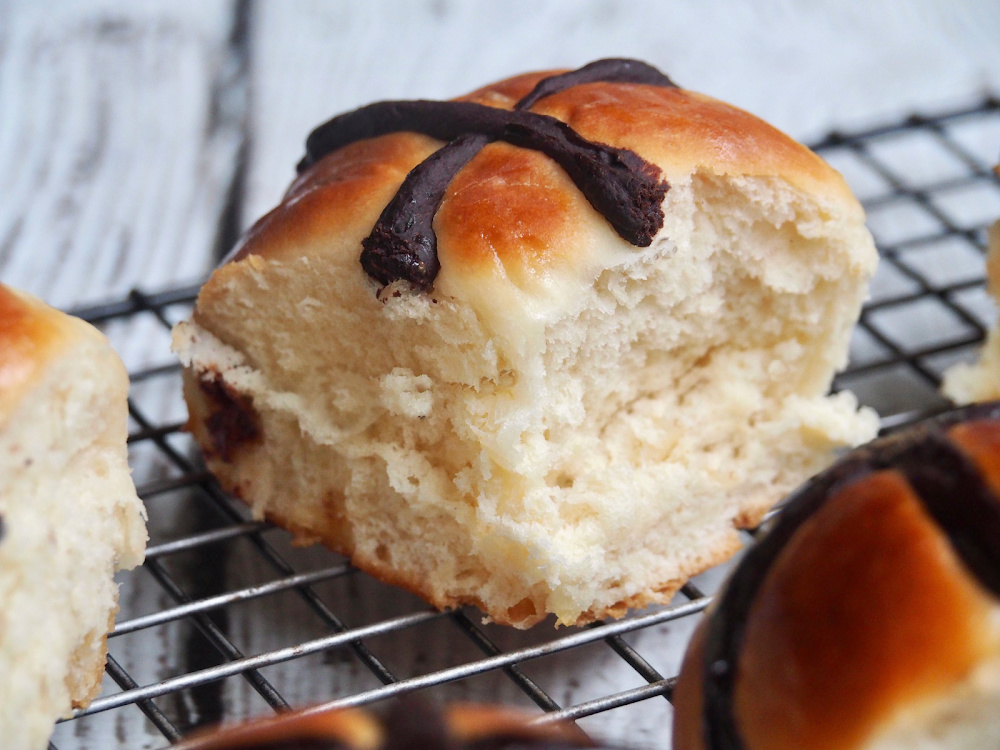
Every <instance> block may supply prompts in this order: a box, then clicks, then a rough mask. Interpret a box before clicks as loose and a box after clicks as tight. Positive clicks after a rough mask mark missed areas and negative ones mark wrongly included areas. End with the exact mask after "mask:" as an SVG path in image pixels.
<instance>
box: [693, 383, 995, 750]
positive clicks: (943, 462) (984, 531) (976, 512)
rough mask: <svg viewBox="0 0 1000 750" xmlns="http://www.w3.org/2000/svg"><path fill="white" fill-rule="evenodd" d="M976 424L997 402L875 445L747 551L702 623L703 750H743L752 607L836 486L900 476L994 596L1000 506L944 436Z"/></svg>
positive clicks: (807, 490)
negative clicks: (740, 708) (739, 696)
mask: <svg viewBox="0 0 1000 750" xmlns="http://www.w3.org/2000/svg"><path fill="white" fill-rule="evenodd" d="M980 419H991V420H994V419H1000V403H992V404H978V405H974V406H970V407H965V408H963V409H956V410H954V411H952V412H949V413H947V414H945V415H942V416H940V417H938V418H936V419H933V420H930V421H928V422H926V423H923V424H921V425H918V426H917V427H915V428H912V429H911V430H907V431H904V432H902V433H899V434H898V435H894V436H891V437H888V438H883V439H881V440H876V441H875V442H873V443H870V444H869V445H867V446H864V447H862V448H859V449H857V450H855V451H853V452H852V453H850V454H848V455H847V456H845V457H844V458H843V459H842V460H841V461H838V462H837V463H836V464H834V465H833V466H832V467H830V468H829V469H828V470H826V471H825V472H822V473H821V474H819V475H817V476H816V477H814V478H813V479H812V480H810V481H809V482H807V483H806V484H805V485H803V486H802V487H801V488H800V489H799V490H798V491H797V492H796V493H794V494H793V495H792V496H791V497H789V499H788V500H787V502H786V503H785V505H784V506H783V509H782V511H781V513H780V514H779V515H778V517H777V520H776V521H775V522H774V524H773V525H772V527H771V528H770V530H769V531H768V532H767V534H766V536H765V537H764V538H763V539H761V540H760V541H759V542H758V543H757V544H755V545H754V546H753V547H751V548H750V549H749V550H748V551H747V553H746V555H745V556H744V558H743V560H742V561H741V562H740V564H739V566H738V567H737V568H736V570H735V571H734V572H733V574H732V576H731V577H730V579H729V581H728V583H727V584H726V587H725V590H724V591H723V592H722V594H720V597H719V600H718V603H717V605H716V608H715V611H714V612H713V613H712V615H711V619H710V620H709V623H708V633H707V637H706V642H705V660H704V668H705V672H704V682H703V684H704V712H703V714H702V730H703V735H704V738H705V742H706V747H707V748H708V750H745V745H744V743H743V739H742V736H741V735H740V731H739V727H738V726H737V723H736V717H735V714H734V711H733V688H734V685H735V681H736V665H737V661H738V658H739V654H740V649H741V647H742V643H743V637H744V633H745V630H746V622H747V618H748V616H749V613H750V608H751V606H752V605H753V602H754V599H755V598H756V595H757V591H758V590H759V588H760V586H761V585H762V583H763V581H764V579H765V577H766V575H767V573H768V571H769V569H770V567H771V565H772V563H773V562H774V561H775V559H777V557H778V555H779V554H780V553H781V550H782V549H784V546H785V544H786V543H787V542H788V541H789V539H791V538H792V536H793V535H794V534H795V533H796V531H798V528H799V526H800V525H801V524H802V523H803V522H804V521H805V520H806V519H807V518H808V517H809V516H811V515H812V514H813V513H815V512H816V511H817V510H819V508H820V507H822V506H823V504H824V503H825V502H826V501H827V500H828V499H829V498H830V497H832V496H833V495H835V494H836V492H837V491H838V489H839V488H840V487H843V486H844V485H846V484H848V483H850V482H853V481H855V480H858V479H861V478H863V477H864V476H866V475H868V474H872V473H874V472H877V471H882V470H885V469H897V470H899V471H901V472H903V474H904V475H905V476H906V478H907V480H908V482H909V483H910V485H911V486H912V487H913V489H914V491H915V493H916V495H917V496H918V497H919V498H920V501H921V503H922V504H923V506H924V508H925V510H926V511H927V513H928V514H929V515H930V516H931V517H932V518H933V519H934V520H935V522H936V523H937V524H938V526H939V527H940V528H941V530H942V532H943V533H944V534H945V535H946V536H947V537H948V540H949V542H950V543H951V545H952V548H953V549H954V550H955V553H956V554H957V555H958V557H959V559H960V560H961V561H962V562H963V564H964V565H965V566H966V567H967V568H968V569H969V571H970V572H971V573H972V574H973V575H974V576H975V577H976V578H977V579H978V580H979V582H980V583H981V584H982V585H983V586H984V587H985V588H986V589H987V590H989V591H990V592H991V593H993V594H994V595H995V596H998V597H1000V544H997V539H1000V501H998V499H997V497H996V496H994V495H993V493H992V492H991V491H990V489H989V488H988V487H987V486H986V484H985V483H984V481H983V478H982V475H981V474H980V472H979V470H978V468H977V467H976V465H975V464H974V463H973V461H972V460H971V459H970V458H969V457H968V456H966V455H965V453H964V452H962V451H961V450H960V449H959V448H958V447H957V446H956V445H954V444H953V443H952V442H951V441H950V440H949V438H948V436H947V434H946V432H947V430H948V429H949V428H950V427H952V426H954V425H956V424H958V423H960V422H965V421H971V420H980ZM956 498H957V499H958V501H956Z"/></svg>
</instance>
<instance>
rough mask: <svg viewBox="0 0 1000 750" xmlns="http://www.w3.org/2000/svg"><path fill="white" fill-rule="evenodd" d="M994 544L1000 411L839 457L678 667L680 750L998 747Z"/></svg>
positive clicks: (793, 503) (783, 520)
mask: <svg viewBox="0 0 1000 750" xmlns="http://www.w3.org/2000/svg"><path fill="white" fill-rule="evenodd" d="M997 539H1000V404H996V403H993V404H988V405H980V406H975V407H968V408H966V409H963V410H959V411H956V412H954V413H951V414H948V415H946V416H943V417H941V418H939V419H936V420H933V421H931V422H929V423H926V424H923V425H921V426H919V427H918V428H915V429H910V430H907V431H905V432H902V433H900V434H898V435H894V436H892V437H890V438H885V439H882V440H880V441H876V442H874V443H872V444H870V445H869V446H866V447H863V448H861V449H857V450H855V451H854V452H852V453H850V454H848V455H847V456H846V457H845V458H844V459H842V460H841V461H840V462H838V463H837V464H835V465H834V466H833V467H831V468H830V469H829V470H827V471H826V472H823V473H822V474H820V475H818V476H817V477H816V478H814V479H813V480H811V481H810V482H809V483H807V484H806V485H804V486H803V488H802V489H801V490H800V491H799V492H797V493H796V494H795V495H793V496H792V497H791V498H790V500H789V501H788V503H787V505H786V506H785V509H784V510H783V511H782V514H781V516H780V517H779V520H778V521H777V522H776V523H775V524H774V526H773V528H772V529H770V530H769V532H768V533H767V535H766V536H765V537H764V539H763V540H762V541H761V542H760V543H759V544H757V545H756V546H755V547H753V548H752V549H750V550H749V551H748V553H747V554H746V556H745V557H744V558H743V559H742V560H741V562H740V565H739V566H738V568H737V569H736V570H735V571H734V573H733V575H732V576H731V577H730V579H729V581H728V582H727V584H726V586H725V588H724V590H723V592H722V593H721V594H720V595H719V596H718V597H717V601H716V602H715V604H714V606H713V609H712V610H711V613H710V615H709V616H708V617H707V618H706V620H705V621H704V622H703V624H702V626H701V627H700V629H699V631H698V633H697V634H696V636H695V638H694V639H693V641H692V645H691V647H690V649H689V651H688V655H687V657H686V659H685V664H684V669H683V671H682V675H681V679H680V683H679V685H678V690H677V694H676V707H677V713H676V717H677V718H676V725H675V735H674V746H675V747H676V748H678V750H701V749H702V748H704V749H705V750H791V749H792V748H802V747H808V748H814V749H816V750H823V749H824V748H831V750H832V749H833V748H838V749H839V748H857V749H859V750H860V749H861V748H865V749H866V750H868V749H869V748H872V749H874V748H878V749H879V750H888V749H889V748H893V749H895V748H897V747H898V748H902V747H914V746H918V745H916V744H914V743H915V742H917V740H918V739H920V741H921V742H923V741H925V740H926V739H927V738H929V737H936V738H937V740H936V743H935V744H931V745H924V744H920V745H919V746H920V747H935V748H937V747H942V748H944V747H987V746H994V744H993V742H992V740H990V741H986V740H984V739H983V735H982V734H980V733H981V732H987V733H990V732H991V733H992V734H990V735H988V736H1000V726H998V725H997V723H996V708H997V705H1000V546H998V545H997ZM984 715H985V723H984V721H983V719H984ZM961 736H964V737H965V738H966V739H965V741H964V742H956V741H955V738H956V737H961ZM970 737H971V738H978V742H979V743H980V744H977V743H976V742H975V741H972V740H970V739H969V738H970ZM921 738H923V739H921ZM938 743H939V744H938ZM984 743H985V744H984Z"/></svg>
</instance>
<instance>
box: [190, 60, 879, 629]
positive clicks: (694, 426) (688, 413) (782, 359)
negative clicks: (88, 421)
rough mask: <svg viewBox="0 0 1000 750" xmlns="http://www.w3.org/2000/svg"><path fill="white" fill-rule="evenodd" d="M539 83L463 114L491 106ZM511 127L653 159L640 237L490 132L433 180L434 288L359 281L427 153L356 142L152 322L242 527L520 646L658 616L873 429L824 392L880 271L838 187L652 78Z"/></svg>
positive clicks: (480, 97)
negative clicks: (169, 343) (281, 536)
mask: <svg viewBox="0 0 1000 750" xmlns="http://www.w3.org/2000/svg"><path fill="white" fill-rule="evenodd" d="M545 77H546V75H545V74H542V73H535V74H530V75H524V76H519V77H516V78H512V79H510V80H507V81H502V82H500V83H497V84H494V85H492V86H488V87H486V88H483V89H481V90H479V91H477V92H475V93H474V94H471V95H470V96H468V97H466V98H465V100H466V101H472V102H478V103H480V104H483V105H487V106H488V107H494V108H500V109H502V110H509V109H510V108H511V107H513V106H514V103H515V102H517V101H518V100H520V99H521V98H522V97H524V96H525V95H527V94H528V92H530V91H531V90H532V87H533V86H535V85H536V83H538V82H539V81H540V80H542V79H543V78H545ZM532 111H533V112H538V113H543V114H546V115H549V116H551V117H554V118H557V119H558V120H560V121H562V122H565V123H567V124H568V125H569V126H571V127H572V129H573V130H574V131H576V132H577V133H578V134H579V135H580V136H582V137H584V138H587V139H590V140H591V141H595V142H599V143H601V144H609V145H610V146H613V147H620V148H625V149H630V150H632V151H633V152H635V154H638V156H640V157H642V158H643V159H644V160H646V161H647V162H648V163H649V164H652V165H654V166H653V167H651V170H652V171H653V172H655V171H656V170H659V175H660V177H662V179H665V180H666V181H667V182H668V183H669V189H668V190H667V192H666V196H665V198H664V199H663V201H662V205H660V204H655V205H654V208H662V213H663V224H662V228H661V229H660V230H659V231H658V233H657V234H656V235H655V237H653V238H652V242H651V244H650V245H649V246H648V247H636V246H634V245H632V244H630V243H629V242H627V241H626V240H624V239H622V237H621V236H619V234H618V233H617V232H616V230H615V229H614V228H613V227H612V225H611V223H610V222H609V220H607V219H605V217H604V215H602V214H601V213H600V212H598V211H597V210H596V209H595V208H594V207H593V206H592V205H591V203H590V202H588V200H587V199H586V198H585V197H584V194H583V193H582V192H581V189H580V188H578V186H577V185H576V184H575V183H574V181H573V180H571V179H570V177H569V176H567V173H566V172H564V171H563V169H562V168H561V167H560V166H559V165H558V164H557V163H556V162H555V161H554V160H553V159H551V158H549V157H548V156H546V155H544V154H542V153H539V152H537V151H533V150H528V149H526V148H521V147H516V146H514V145H511V144H509V143H502V142H493V143H489V144H488V145H486V146H485V147H483V148H482V150H481V151H479V152H478V153H477V154H476V155H475V156H474V157H472V159H471V161H469V162H468V164H467V165H466V166H465V167H464V168H463V169H462V170H461V171H460V172H458V174H457V175H456V176H455V177H454V179H453V180H452V181H451V182H450V184H449V185H448V187H447V189H446V190H445V193H444V199H443V202H442V203H441V205H440V208H439V210H438V211H437V213H436V217H435V218H434V230H435V232H436V237H437V250H438V252H437V255H438V257H439V259H440V273H439V274H438V275H437V277H436V279H435V280H434V281H433V288H432V289H430V290H427V291H420V290H417V289H415V288H413V287H412V286H410V285H409V284H408V283H407V282H406V281H395V282H392V283H387V285H384V284H383V283H382V282H379V281H376V280H375V279H373V278H372V277H370V276H369V275H367V274H366V272H365V270H364V269H363V268H362V265H361V263H360V262H359V256H360V255H361V252H362V243H363V240H365V238H366V236H367V235H369V233H370V232H372V227H373V225H374V224H375V223H376V221H377V220H379V217H380V213H381V212H382V211H383V209H384V208H385V207H386V204H387V203H389V202H390V201H391V200H392V199H393V195H394V193H396V191H397V189H398V188H399V187H400V184H401V182H402V181H403V179H404V177H406V176H407V173H408V172H409V171H410V170H412V169H413V168H414V167H415V166H416V165H418V164H419V163H421V161H422V160H424V159H425V158H426V157H428V156H429V155H430V154H438V153H440V152H439V151H438V149H440V147H441V146H442V143H441V142H440V141H435V140H433V139H431V138H429V137H427V136H424V135H418V134H415V133H410V132H401V133H393V134H388V135H381V136H379V137H376V138H369V139H365V140H360V141H356V142H354V143H351V144H349V145H345V146H344V147H342V148H340V149H339V150H335V151H333V152H332V153H330V154H328V155H326V156H322V157H321V158H318V161H316V163H315V164H314V165H313V166H311V167H309V168H308V169H306V170H305V171H304V172H303V173H302V174H301V175H300V177H299V178H298V179H297V180H296V181H295V183H294V184H293V185H292V186H291V188H290V190H289V192H288V194H287V196H286V198H285V200H284V201H283V202H282V204H281V205H280V206H278V207H277V208H276V209H275V210H274V211H272V212H271V213H270V214H268V215H267V216H265V217H264V218H263V219H261V220H260V221H259V222H258V223H257V224H256V225H255V226H254V227H253V229H251V230H250V232H249V234H248V235H247V236H246V238H245V239H244V240H243V242H242V244H241V245H240V247H239V249H238V251H237V253H236V254H235V256H234V260H232V261H231V262H229V263H227V264H226V265H223V266H222V267H221V268H219V269H218V270H216V272H215V273H214V274H213V276H212V278H211V279H210V280H209V281H208V283H207V284H206V285H205V287H204V288H203V289H202V291H201V294H200V295H199V298H198V303H197V307H196V309H195V311H194V314H193V316H192V318H191V320H189V321H185V322H183V323H181V324H179V325H178V326H177V327H176V329H175V331H174V350H175V351H176V352H177V353H178V355H179V356H180V358H181V360H182V362H183V364H184V366H185V375H184V377H185V398H186V400H187V402H188V405H189V409H190V413H191V420H190V429H191V431H192V433H193V434H194V436H195V437H196V438H197V440H198V442H199V443H200V445H201V447H202V449H203V451H204V454H205V458H206V462H207V464H208V466H209V468H210V469H211V470H212V471H213V472H214V473H215V475H216V476H217V477H218V478H219V480H220V481H221V483H222V485H223V486H224V487H226V488H227V489H228V490H229V491H231V492H233V493H235V494H236V495H238V496H240V497H242V498H243V499H244V500H246V501H247V502H248V503H249V504H250V505H251V506H252V508H253V511H254V514H255V515H256V516H257V517H266V518H269V519H272V520H274V521H276V522H277V523H279V524H281V525H283V526H285V527H287V528H289V529H291V530H292V531H293V532H294V533H295V534H296V535H297V537H298V538H299V540H300V541H321V542H323V543H325V544H327V545H329V546H331V547H333V548H334V549H337V550H339V551H341V552H343V553H345V554H348V555H350V557H351V560H352V561H353V562H354V564H356V565H357V566H359V567H361V568H363V569H365V570H367V571H369V572H371V573H373V574H374V575H376V576H378V577H380V578H382V579H384V580H386V581H389V582H392V583H395V584H398V585H401V586H404V587H406V588H408V589H410V590H411V591H414V592H416V593H418V594H420V595H421V596H423V597H425V598H426V599H427V600H428V601H430V602H431V603H432V604H434V605H436V606H438V607H457V606H461V605H463V604H475V605H477V606H479V607H480V608H482V610H483V611H484V612H485V613H486V614H487V615H488V616H489V617H490V618H492V619H493V620H495V621H497V622H501V623H507V624H511V625H515V626H518V627H526V626H530V625H533V624H535V623H537V622H539V621H540V620H542V619H543V618H545V617H546V616H547V615H549V614H550V613H551V614H554V615H555V616H556V618H557V619H558V620H559V621H560V622H561V623H565V624H572V623H586V622H588V621H591V620H594V619H597V618H602V617H607V616H620V615H622V614H624V613H625V611H626V610H627V608H629V607H642V606H645V605H647V604H649V603H652V602H665V601H668V600H669V599H670V598H671V596H672V595H673V594H674V593H675V592H676V591H677V589H678V588H679V587H680V586H681V585H682V584H683V582H684V581H685V580H686V579H687V578H688V577H690V576H692V575H694V574H696V573H698V572H700V571H702V570H704V569H706V568H707V567H710V566H711V565H714V564H716V563H719V562H721V561H723V560H725V559H726V558H727V557H728V556H729V555H731V554H732V553H733V552H734V551H735V550H736V549H738V547H739V543H738V538H737V534H736V527H738V526H746V525H752V524H755V523H756V522H757V521H758V519H759V518H760V517H761V515H762V514H763V513H764V512H765V510H766V509H767V508H769V507H770V506H771V505H772V504H773V503H774V502H776V501H777V500H778V499H779V498H780V497H781V496H782V495H783V494H784V493H786V492H787V491H789V490H790V489H791V488H792V487H794V486H795V485H796V484H798V483H799V482H800V481H802V479H804V478H805V477H806V476H808V475H810V474H812V473H813V472H815V471H817V470H819V469H820V468H822V467H823V466H825V465H826V464H827V463H828V462H829V461H830V460H831V457H832V455H833V451H834V450H836V449H837V448H839V447H841V446H844V445H853V444H857V443H859V442H863V441H865V440H868V439H870V438H871V437H872V436H873V435H874V433H875V429H876V419H875V416H874V414H873V413H872V412H870V411H868V410H862V411H860V412H859V411H858V410H857V404H856V402H855V400H854V399H853V397H852V396H851V395H850V394H848V393H840V394H838V395H836V396H827V395H826V394H827V391H828V388H829V385H830V381H831V378H832V375H833V372H834V371H835V370H836V369H837V368H839V367H841V366H843V365H844V363H845V361H846V355H847V342H848V337H849V335H850V331H851V327H852V325H853V324H854V322H855V321H856V319H857V316H858V313H859V310H860V306H861V302H862V300H863V299H864V297H865V295H866V290H867V282H868V279H869V277H870V275H871V273H872V271H873V269H874V266H875V262H876V252H875V248H874V246H873V244H872V241H871V237H870V236H869V234H868V232H867V231H866V229H865V226H864V214H863V212H862V209H861V207H860V205H859V204H858V202H857V201H856V200H855V199H854V198H853V197H852V195H851V193H850V191H849V190H848V188H847V186H846V185H845V183H844V181H843V179H842V178H841V177H840V175H838V174H837V173H836V172H835V171H834V170H833V169H831V168H830V167H829V166H828V165H827V164H826V163H825V162H823V161H822V160H821V159H820V158H819V157H817V156H816V155H815V154H813V153H812V152H810V151H809V150H808V149H806V148H805V147H803V146H801V145H799V144H797V143H795V142H794V141H792V140H791V139H789V138H788V137H786V136H785V135H783V134H782V133H780V132H778V131H777V130H775V129H774V128H772V127H770V126H769V125H767V124H766V123H764V122H762V121H761V120H759V119H757V118H755V117H753V116H751V115H749V114H747V113H745V112H742V111H740V110H738V109H735V108H733V107H730V106H728V105H726V104H723V103H721V102H718V101H716V100H713V99H710V98H709V97H706V96H703V95H701V94H697V93H694V92H691V91H685V90H683V89H678V88H676V87H670V86H658V85H646V84H635V83H612V82H599V83H588V84H585V85H578V86H574V87H573V88H569V89H566V90H564V91H561V92H559V93H555V94H552V95H551V96H548V97H545V98H543V99H541V100H540V101H539V102H538V103H537V104H536V105H535V106H534V107H533V110H532ZM404 223H405V222H404Z"/></svg>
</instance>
